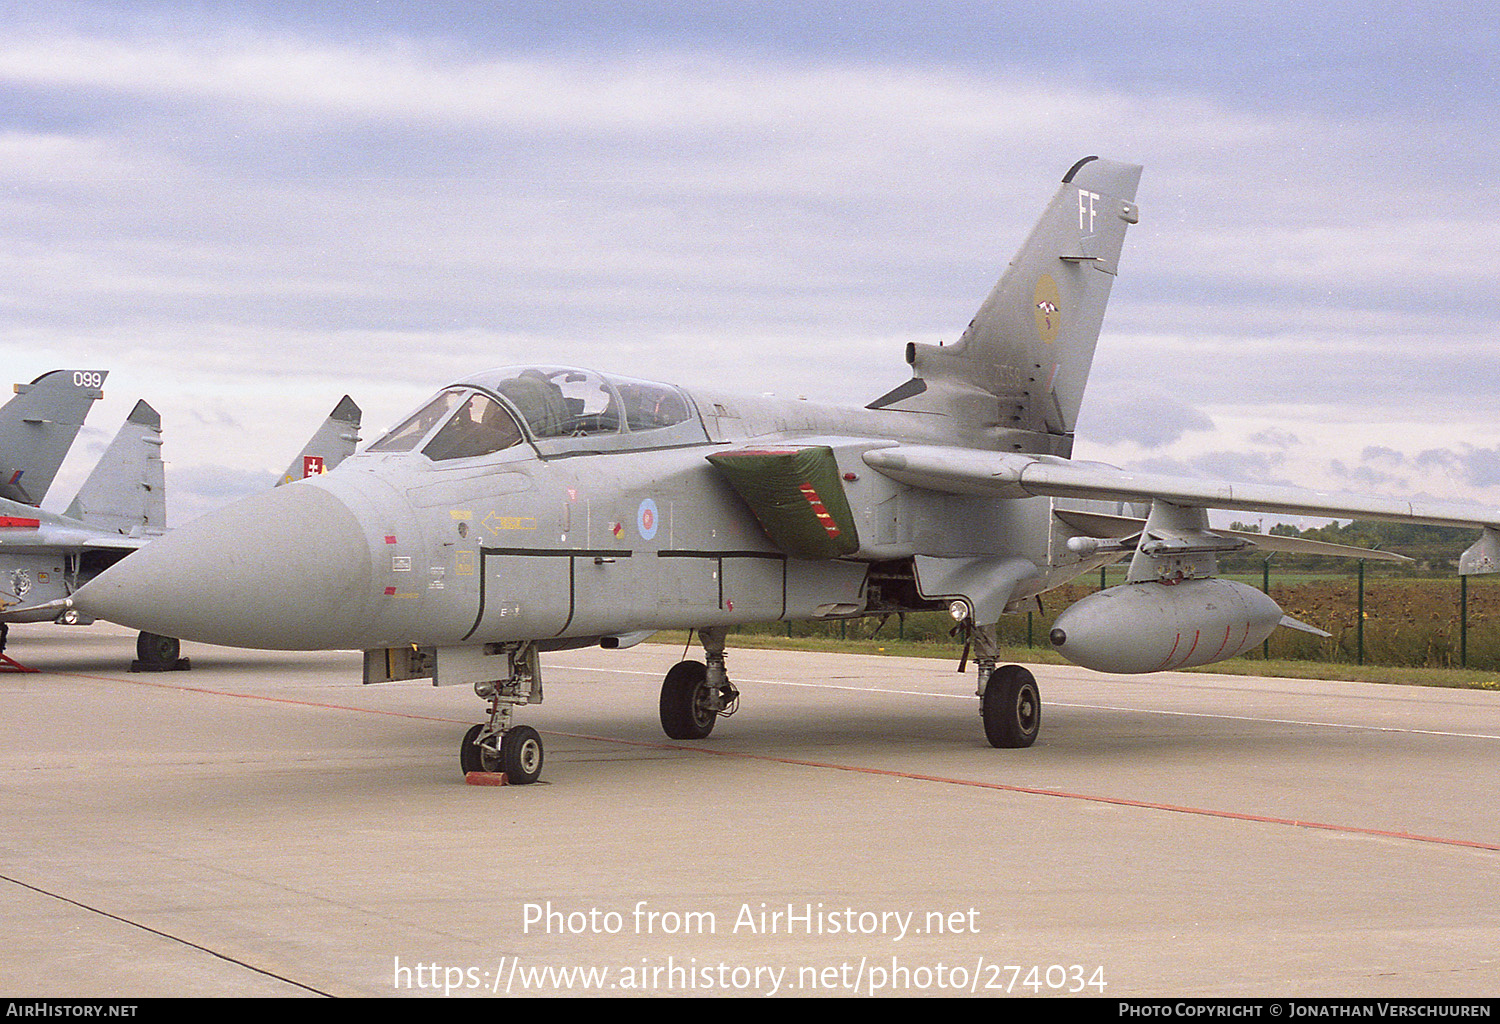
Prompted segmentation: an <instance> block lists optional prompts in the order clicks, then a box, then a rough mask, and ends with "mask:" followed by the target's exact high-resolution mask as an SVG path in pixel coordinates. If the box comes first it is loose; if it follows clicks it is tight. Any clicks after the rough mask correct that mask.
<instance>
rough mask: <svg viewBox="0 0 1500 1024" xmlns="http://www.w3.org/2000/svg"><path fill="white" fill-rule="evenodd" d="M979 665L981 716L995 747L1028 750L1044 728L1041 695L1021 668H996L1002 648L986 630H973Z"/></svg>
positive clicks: (1034, 679)
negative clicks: (1024, 748) (1023, 748)
mask: <svg viewBox="0 0 1500 1024" xmlns="http://www.w3.org/2000/svg"><path fill="white" fill-rule="evenodd" d="M970 639H971V641H972V642H973V644H974V647H975V651H976V657H975V661H976V662H977V663H978V665H979V690H978V696H979V717H980V719H981V720H982V721H983V722H984V738H985V739H987V740H989V742H990V746H992V747H1029V746H1031V745H1032V744H1033V743H1035V742H1036V737H1037V733H1038V732H1040V731H1041V728H1042V693H1041V690H1040V689H1038V688H1037V685H1036V677H1035V676H1033V675H1032V674H1031V672H1030V671H1028V670H1027V669H1024V668H1022V667H1021V666H1020V665H1001V666H999V667H998V668H997V667H996V664H995V663H996V661H997V660H998V659H997V657H996V655H998V654H999V648H998V646H997V644H996V643H995V636H994V633H993V632H991V630H989V629H988V628H987V627H984V626H974V627H972V628H971V632H970Z"/></svg>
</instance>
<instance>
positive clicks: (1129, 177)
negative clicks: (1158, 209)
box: [871, 157, 1141, 456]
mask: <svg viewBox="0 0 1500 1024" xmlns="http://www.w3.org/2000/svg"><path fill="white" fill-rule="evenodd" d="M1140 177H1141V168H1140V167H1139V166H1136V165H1135V164H1123V163H1115V162H1114V161H1111V160H1101V159H1099V158H1098V157H1087V158H1085V159H1083V160H1080V161H1079V162H1078V163H1076V164H1074V165H1073V168H1072V169H1071V170H1070V171H1068V173H1067V176H1066V177H1064V178H1063V181H1062V186H1061V187H1060V188H1059V189H1058V191H1057V194H1056V195H1055V196H1054V197H1053V199H1052V202H1051V203H1050V204H1049V205H1048V207H1047V209H1046V211H1045V212H1044V213H1043V214H1042V218H1041V220H1040V221H1038V222H1037V225H1036V227H1035V228H1033V229H1032V232H1031V236H1030V237H1029V238H1027V239H1026V243H1025V244H1024V245H1022V246H1021V250H1020V252H1018V253H1017V254H1016V257H1015V258H1014V259H1013V260H1011V262H1010V265H1009V266H1008V267H1007V268H1006V270H1005V273H1004V275H1003V276H1001V278H1000V283H999V284H997V285H996V286H995V289H994V291H992V292H990V295H989V298H987V299H985V301H984V304H983V305H982V306H980V308H979V313H978V314H977V315H976V316H975V317H974V320H973V322H972V323H970V324H969V328H968V330H966V331H965V332H964V335H963V337H962V338H960V339H959V341H958V343H957V344H955V345H949V346H939V345H923V344H916V343H913V344H910V345H908V346H907V352H906V358H907V362H909V363H911V365H912V369H913V372H914V374H915V377H914V379H913V380H912V381H909V382H908V383H907V384H905V385H902V387H900V388H897V389H896V390H895V391H892V392H891V393H890V394H889V395H887V396H885V398H882V399H879V400H877V401H876V402H875V403H874V404H873V405H872V406H871V408H902V409H913V410H916V409H921V410H924V411H933V412H937V411H942V412H945V413H947V414H948V415H950V416H953V417H954V418H956V419H958V420H959V421H960V423H961V424H963V426H964V428H965V429H968V430H975V431H978V432H979V433H980V435H981V437H982V438H983V439H984V441H983V443H985V444H986V446H987V447H995V448H1000V449H1003V450H1015V451H1028V452H1036V453H1049V454H1055V455H1064V456H1066V455H1069V454H1071V452H1072V447H1073V428H1074V425H1075V424H1076V423H1077V421H1078V409H1079V406H1080V405H1081V404H1082V402H1083V390H1084V386H1085V385H1086V384H1087V383H1088V375H1089V367H1090V366H1091V364H1092V363H1093V359H1094V347H1095V346H1096V345H1097V344H1098V341H1099V327H1100V324H1101V323H1102V322H1103V320H1104V307H1105V304H1106V303H1107V302H1108V301H1109V289H1110V285H1111V284H1113V282H1114V278H1115V273H1116V272H1117V270H1118V266H1119V260H1120V249H1121V247H1122V246H1123V244H1124V241H1125V229H1126V227H1127V226H1129V225H1131V224H1134V223H1135V222H1136V221H1137V220H1138V219H1139V214H1138V210H1137V208H1136V205H1135V193H1136V187H1137V185H1138V184H1139V183H1140Z"/></svg>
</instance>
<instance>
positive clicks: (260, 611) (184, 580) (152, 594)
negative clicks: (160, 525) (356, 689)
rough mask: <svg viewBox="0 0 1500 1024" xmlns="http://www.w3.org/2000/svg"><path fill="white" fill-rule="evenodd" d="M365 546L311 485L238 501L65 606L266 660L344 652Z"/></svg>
mask: <svg viewBox="0 0 1500 1024" xmlns="http://www.w3.org/2000/svg"><path fill="white" fill-rule="evenodd" d="M369 580H370V546H369V544H368V542H367V541H366V538H365V533H364V530H363V529H362V528H361V527H360V524H359V521H358V519H356V518H355V516H354V514H353V513H352V512H350V510H349V508H348V506H346V505H345V504H344V503H343V502H342V501H340V500H339V499H338V498H336V497H334V496H333V495H332V494H330V493H329V492H328V491H326V490H324V489H323V488H321V487H319V486H316V485H314V484H306V483H298V484H292V485H290V486H286V487H278V488H276V489H275V490H273V491H270V492H268V493H266V494H262V495H257V496H255V497H253V498H247V499H245V500H243V501H240V502H238V503H236V504H234V505H230V506H229V507H228V508H226V509H224V510H222V511H220V512H218V513H214V514H211V515H207V516H204V517H203V518H202V519H198V520H195V521H194V522H192V523H189V524H188V525H187V526H184V527H182V528H181V529H179V530H174V531H173V532H171V533H169V534H167V535H166V536H164V537H161V538H159V539H158V540H155V541H153V542H151V543H150V544H148V545H146V546H145V547H144V548H142V549H140V550H139V551H136V552H134V553H132V554H131V555H129V556H128V557H126V558H125V559H123V560H122V561H120V562H118V563H116V564H115V565H114V566H112V567H110V568H109V569H108V570H106V571H105V572H103V573H101V574H100V575H99V576H98V577H96V578H95V579H94V580H93V581H92V582H90V583H89V584H88V585H87V586H85V587H84V588H83V589H81V590H79V591H78V593H77V594H75V595H74V596H73V603H74V605H75V606H76V607H78V608H79V609H80V610H81V611H83V612H85V613H87V614H89V615H92V616H94V617H95V618H99V619H105V620H107V621H109V622H117V623H119V624H121V625H123V626H129V627H131V628H132V629H139V630H144V631H147V632H151V633H159V634H161V635H162V636H172V637H178V638H180V639H183V640H197V641H200V642H203V643H210V644H221V645H224V646H227V647H259V648H268V649H272V650H316V649H320V648H329V647H345V646H354V645H355V641H356V638H355V636H354V635H355V634H356V633H357V632H358V631H359V630H360V629H361V628H362V627H365V626H367V624H368V622H369V618H370V609H369V596H368V595H369Z"/></svg>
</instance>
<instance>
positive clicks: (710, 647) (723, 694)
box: [661, 627, 740, 740]
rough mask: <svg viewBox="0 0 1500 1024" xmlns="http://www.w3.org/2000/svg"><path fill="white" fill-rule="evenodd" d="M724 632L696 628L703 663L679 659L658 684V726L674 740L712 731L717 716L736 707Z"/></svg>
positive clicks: (723, 714) (697, 736) (701, 735)
mask: <svg viewBox="0 0 1500 1024" xmlns="http://www.w3.org/2000/svg"><path fill="white" fill-rule="evenodd" d="M725 636H726V631H725V630H724V629H722V628H718V627H713V628H709V629H701V630H699V631H698V637H699V639H700V640H702V641H703V654H704V658H705V660H706V661H707V662H708V663H707V664H706V665H705V664H704V663H703V662H701V661H679V662H678V663H677V664H676V665H673V666H672V669H671V671H669V672H668V673H667V678H666V679H664V680H663V681H662V684H661V727H662V730H663V731H664V732H665V733H666V734H667V735H668V736H670V737H671V738H672V739H674V740H701V739H703V738H704V737H706V736H707V735H708V734H709V733H711V732H713V731H714V723H715V722H716V721H717V720H718V718H719V716H721V715H722V716H724V717H726V718H727V717H729V716H730V715H732V714H734V712H735V710H736V709H737V708H738V707H739V700H740V692H739V691H738V690H736V689H735V688H734V684H733V683H731V682H730V681H729V674H728V673H727V672H726V671H725V670H724V638H725Z"/></svg>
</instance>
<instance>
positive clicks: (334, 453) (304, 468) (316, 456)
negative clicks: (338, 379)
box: [276, 395, 363, 487]
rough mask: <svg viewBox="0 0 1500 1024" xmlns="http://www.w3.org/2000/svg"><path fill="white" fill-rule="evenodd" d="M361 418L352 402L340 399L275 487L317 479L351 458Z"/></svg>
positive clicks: (358, 410) (345, 397) (357, 441)
mask: <svg viewBox="0 0 1500 1024" xmlns="http://www.w3.org/2000/svg"><path fill="white" fill-rule="evenodd" d="M362 415H363V414H362V413H361V412H360V408H359V406H357V405H355V404H354V399H352V398H350V397H349V396H348V395H345V396H344V397H343V398H342V399H340V401H339V404H338V405H336V406H334V407H333V412H331V413H329V414H328V419H326V420H324V421H323V425H322V426H321V427H319V428H318V430H317V433H315V434H313V436H312V439H311V440H310V441H308V442H307V447H306V448H303V449H302V451H301V452H299V453H298V455H297V457H296V458H295V459H293V460H292V464H291V465H290V466H288V467H287V468H286V472H285V473H283V474H281V479H280V480H278V481H276V486H277V487H280V486H281V485H282V484H289V483H291V482H292V481H293V480H301V479H303V478H304V477H309V476H321V475H322V474H324V473H327V472H329V471H330V470H332V469H333V468H334V467H335V466H337V465H338V464H339V463H340V462H343V461H344V460H345V459H346V458H348V457H349V456H351V455H353V454H354V448H355V446H356V445H357V444H359V421H360V418H361V417H362Z"/></svg>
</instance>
